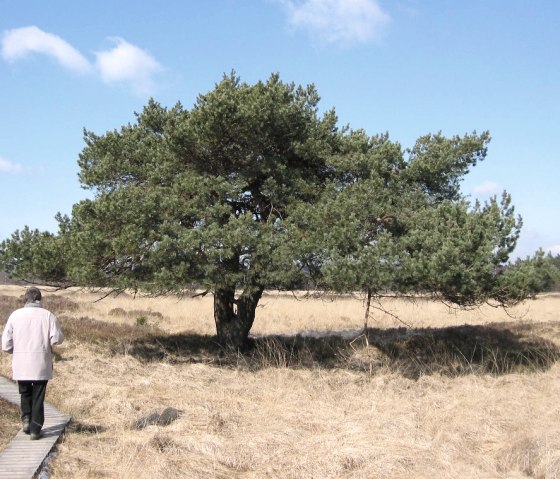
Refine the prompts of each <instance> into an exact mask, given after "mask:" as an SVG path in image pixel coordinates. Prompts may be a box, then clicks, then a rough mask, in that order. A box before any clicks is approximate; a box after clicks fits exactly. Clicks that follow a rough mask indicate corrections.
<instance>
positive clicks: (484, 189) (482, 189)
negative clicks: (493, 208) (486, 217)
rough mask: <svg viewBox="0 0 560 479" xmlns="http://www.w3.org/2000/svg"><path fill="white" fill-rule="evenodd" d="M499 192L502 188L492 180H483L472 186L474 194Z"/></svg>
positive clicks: (495, 193) (494, 193)
mask: <svg viewBox="0 0 560 479" xmlns="http://www.w3.org/2000/svg"><path fill="white" fill-rule="evenodd" d="M501 192H502V188H501V187H500V185H499V184H498V183H495V182H494V181H485V182H484V183H481V184H480V185H477V186H475V187H474V188H473V193H474V194H475V195H497V194H499V193H501Z"/></svg>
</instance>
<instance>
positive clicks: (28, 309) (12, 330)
mask: <svg viewBox="0 0 560 479" xmlns="http://www.w3.org/2000/svg"><path fill="white" fill-rule="evenodd" d="M62 341H64V334H62V329H61V328H60V322H59V321H58V318H57V317H56V316H55V315H54V314H52V313H51V312H50V311H47V310H46V309H44V308H42V307H41V303H39V302H35V303H28V304H26V305H25V307H23V308H20V309H17V310H15V311H14V312H13V313H12V314H11V315H10V317H9V318H8V322H7V323H6V327H5V328H4V333H3V334H2V350H3V351H7V352H9V353H13V357H12V373H13V374H12V378H13V379H14V380H16V381H39V380H48V379H51V378H52V372H53V361H52V347H51V346H52V345H54V344H60V343H62Z"/></svg>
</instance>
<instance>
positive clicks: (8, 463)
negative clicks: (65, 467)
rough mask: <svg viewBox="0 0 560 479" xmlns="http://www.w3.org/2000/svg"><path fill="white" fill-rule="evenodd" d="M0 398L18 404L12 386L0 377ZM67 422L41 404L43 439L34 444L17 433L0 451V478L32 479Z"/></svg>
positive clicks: (14, 387)
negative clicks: (43, 412)
mask: <svg viewBox="0 0 560 479" xmlns="http://www.w3.org/2000/svg"><path fill="white" fill-rule="evenodd" d="M0 396H1V397H3V398H4V399H6V400H7V401H10V402H12V403H14V404H17V405H19V392H18V388H17V385H16V383H14V382H13V381H10V380H9V379H6V378H5V377H3V376H0ZM69 421H70V418H69V417H68V416H66V415H65V414H62V413H61V412H60V411H58V410H57V409H55V408H54V407H52V406H51V405H50V404H48V403H46V402H45V424H44V425H43V437H42V438H41V439H39V440H37V441H32V440H30V439H29V435H28V434H25V433H23V432H22V431H19V432H18V433H17V434H16V436H15V437H14V439H13V440H12V442H11V443H10V444H9V445H8V446H7V447H6V448H5V449H4V450H3V451H2V452H0V479H32V478H33V477H34V476H35V474H36V473H37V471H38V470H39V467H40V466H41V464H42V462H43V461H44V460H45V458H46V457H47V455H48V454H49V452H50V451H51V449H52V448H53V446H54V445H55V443H56V441H57V440H58V438H59V437H60V435H61V434H62V432H63V431H64V428H65V427H66V425H67V424H68V422H69Z"/></svg>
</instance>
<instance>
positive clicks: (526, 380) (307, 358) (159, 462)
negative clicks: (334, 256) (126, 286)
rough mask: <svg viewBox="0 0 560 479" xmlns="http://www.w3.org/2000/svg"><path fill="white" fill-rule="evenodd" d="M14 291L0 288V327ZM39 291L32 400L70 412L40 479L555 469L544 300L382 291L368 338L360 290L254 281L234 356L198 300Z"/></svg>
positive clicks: (548, 299) (3, 366)
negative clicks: (51, 340)
mask: <svg viewBox="0 0 560 479" xmlns="http://www.w3.org/2000/svg"><path fill="white" fill-rule="evenodd" d="M22 294H23V288H22V287H19V286H2V287H0V315H1V316H0V324H3V321H5V319H6V316H7V314H9V312H10V311H11V309H13V308H15V307H17V306H19V301H20V298H21V297H22ZM44 295H45V301H44V303H45V306H46V307H48V308H49V309H51V310H52V311H53V312H55V313H56V314H57V315H58V316H59V318H60V319H61V321H62V324H63V328H64V330H65V333H66V335H67V341H66V342H65V343H64V344H63V345H61V346H59V347H58V348H57V350H56V363H55V378H54V379H53V380H52V381H51V382H50V383H49V387H48V391H47V400H48V401H50V402H51V403H52V404H54V405H55V406H56V407H57V408H59V409H60V410H61V411H63V412H65V413H67V414H69V415H71V416H72V418H73V420H72V423H71V425H70V427H69V429H68V431H67V432H66V434H65V435H64V437H63V439H62V441H61V443H60V444H59V445H58V455H57V456H56V457H55V458H54V459H53V460H52V461H51V463H50V474H51V477H52V478H53V479H56V478H135V479H136V478H165V479H172V478H243V479H257V478H259V479H260V478H286V479H287V478H290V479H296V478H302V479H303V478H348V479H350V478H353V479H354V478H395V479H396V478H419V479H422V478H429V479H434V478H438V479H439V478H508V479H509V478H519V479H521V478H527V477H530V478H543V479H544V478H560V402H559V397H560V381H559V380H558V376H559V374H560V362H558V358H559V357H560V318H559V315H558V311H559V310H560V296H559V295H554V294H550V295H545V296H542V297H540V298H539V299H538V300H536V301H532V302H528V303H525V304H523V305H521V306H519V307H517V308H515V309H513V310H512V311H509V312H508V313H507V314H506V313H505V312H504V311H502V310H500V309H495V308H491V307H489V306H487V307H484V308H480V309H476V310H472V311H456V310H452V309H449V308H447V307H445V306H443V305H441V304H435V303H432V302H429V301H425V300H416V301H414V302H408V301H404V300H396V299H386V300H385V301H384V302H383V307H384V309H385V310H386V312H382V311H380V310H378V309H376V310H374V311H373V315H372V317H371V318H370V320H369V329H368V331H367V339H368V341H367V342H366V340H365V338H366V337H365V336H364V335H362V336H359V334H360V331H361V329H362V328H363V316H364V306H363V303H362V301H361V300H360V299H359V298H352V297H339V298H310V299H302V298H301V297H298V296H294V295H291V294H268V295H265V296H264V297H263V300H262V301H261V307H260V308H259V309H258V313H257V319H256V321H255V325H254V328H253V331H252V332H253V344H252V347H251V348H250V349H249V350H248V351H247V352H246V353H245V354H243V355H232V354H226V353H225V352H223V351H220V349H219V347H218V346H217V345H216V344H215V342H214V340H213V337H212V335H213V333H214V325H213V319H212V298H211V297H210V295H208V296H206V297H198V298H194V299H193V298H188V297H184V298H182V299H178V298H171V297H160V298H145V297H136V298H134V297H133V296H129V295H121V296H118V297H108V298H106V299H104V300H102V301H97V300H98V299H99V298H100V294H93V293H85V292H81V291H64V292H49V291H48V290H47V289H45V290H44ZM395 316H398V317H399V318H400V320H398V319H396V318H395ZM0 373H1V374H4V375H6V376H9V374H10V357H9V355H7V354H3V355H1V359H0ZM164 411H165V412H164ZM157 419H160V421H159V423H158V421H157Z"/></svg>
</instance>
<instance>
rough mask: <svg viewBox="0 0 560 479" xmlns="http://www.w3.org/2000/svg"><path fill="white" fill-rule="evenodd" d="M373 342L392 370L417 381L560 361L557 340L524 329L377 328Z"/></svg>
mask: <svg viewBox="0 0 560 479" xmlns="http://www.w3.org/2000/svg"><path fill="white" fill-rule="evenodd" d="M557 328H558V326H557ZM367 339H368V341H369V344H370V345H373V346H375V347H376V348H377V349H378V350H379V351H381V352H382V353H383V355H384V356H385V358H386V359H387V366H388V367H389V368H390V369H392V370H395V371H398V372H400V373H401V374H403V375H404V376H405V377H409V378H412V379H417V378H418V377H420V376H422V375H426V374H442V375H445V376H450V377H456V376H462V375H465V374H492V375H503V374H509V373H516V372H517V373H531V372H537V371H545V370H547V369H549V368H550V367H551V366H552V365H553V364H554V363H555V362H556V361H557V360H558V359H559V358H560V348H559V347H558V346H557V345H556V344H555V343H554V342H553V341H551V340H550V339H547V338H545V337H541V336H538V335H536V334H534V333H533V329H532V327H531V326H528V325H521V324H516V325H511V324H509V325H504V324H491V325H484V326H480V325H463V326H454V327H445V328H424V329H406V328H398V329H389V330H379V329H378V330H376V329H371V330H368V332H367ZM364 341H365V339H364Z"/></svg>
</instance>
